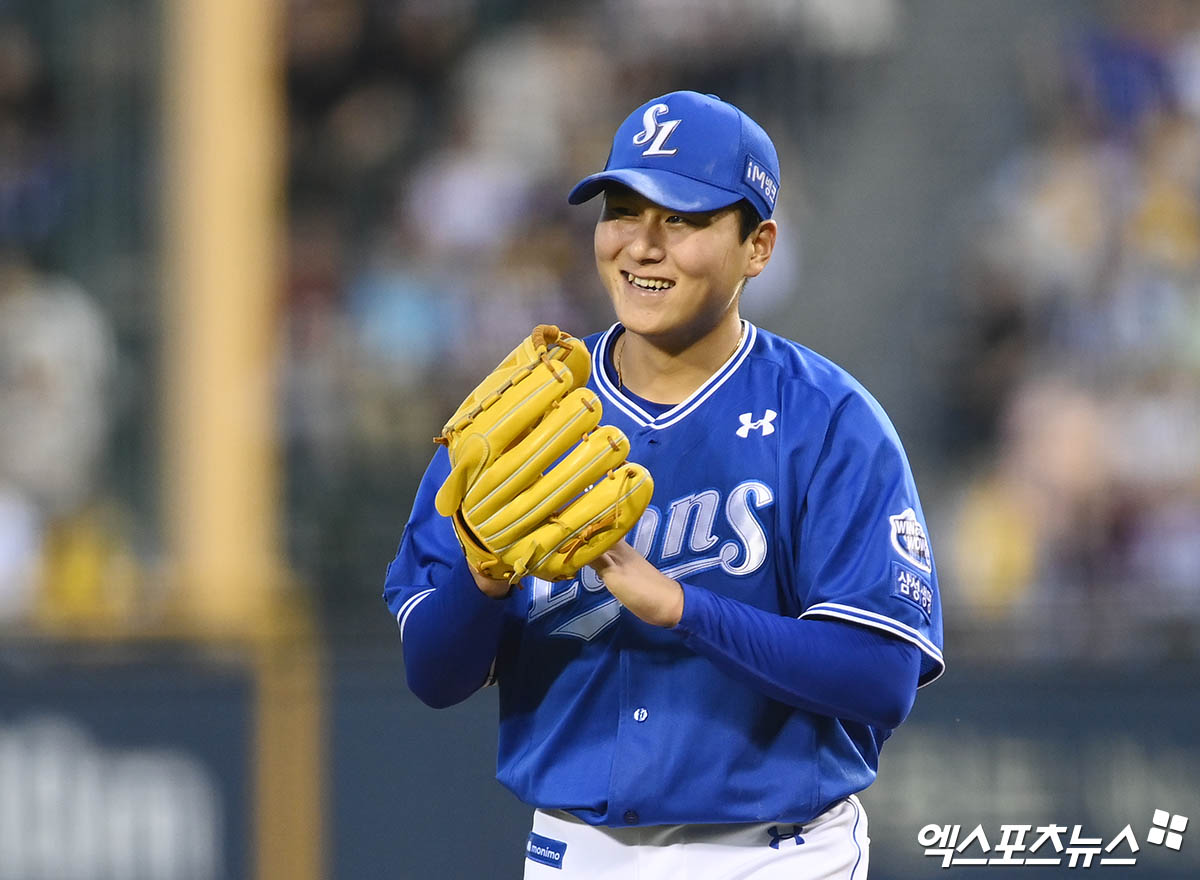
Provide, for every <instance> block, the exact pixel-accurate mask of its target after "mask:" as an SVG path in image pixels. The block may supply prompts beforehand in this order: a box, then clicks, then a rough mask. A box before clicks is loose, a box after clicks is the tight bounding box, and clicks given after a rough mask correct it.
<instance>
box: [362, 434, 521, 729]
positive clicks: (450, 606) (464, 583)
mask: <svg viewBox="0 0 1200 880" xmlns="http://www.w3.org/2000/svg"><path fill="white" fill-rule="evenodd" d="M449 472H450V460H449V457H448V456H447V454H446V451H445V450H444V449H439V450H438V452H437V454H435V455H434V458H433V461H432V462H431V463H430V465H429V468H428V469H427V470H426V472H425V475H424V477H423V478H422V480H421V485H420V486H419V488H418V489H417V495H416V499H415V500H414V502H413V509H412V514H411V515H410V517H409V520H408V523H407V525H406V526H405V527H404V534H403V537H402V538H401V539H400V548H399V550H398V551H397V553H396V558H395V559H393V560H392V563H391V564H390V565H389V566H388V569H387V575H386V578H385V582H384V590H383V599H384V601H385V602H386V603H387V606H388V608H389V610H390V611H391V612H392V615H393V616H394V617H395V619H396V625H397V626H398V627H399V630H400V640H401V642H402V644H403V650H404V665H405V672H406V675H407V678H408V685H409V688H410V689H411V690H412V691H413V693H414V694H416V695H417V696H418V697H419V698H420V699H421V700H422V701H424V702H425V703H428V704H429V705H431V706H435V707H443V706H450V705H453V704H454V703H458V702H460V701H462V700H464V699H466V698H467V697H468V696H470V695H471V694H472V693H474V692H475V691H476V690H478V689H479V688H480V687H481V686H483V685H484V684H485V683H487V681H488V678H489V675H490V670H491V668H492V665H493V661H494V660H495V657H496V651H497V647H498V645H499V641H500V633H501V628H502V625H503V622H504V610H505V606H506V604H507V603H506V601H504V600H497V599H492V598H490V597H488V596H485V595H484V594H483V592H482V591H480V589H479V588H478V587H477V586H476V585H475V580H474V578H472V577H471V571H470V569H469V568H468V567H467V561H466V557H465V556H464V555H463V552H462V548H461V547H460V546H459V544H458V538H457V537H456V536H455V534H454V528H453V526H451V525H450V521H449V520H448V519H447V518H446V517H443V516H442V515H440V514H439V513H438V512H437V510H436V509H435V508H434V504H433V500H434V496H435V495H436V494H437V491H438V488H439V487H440V486H441V485H442V483H443V482H444V480H445V479H446V475H447V474H449Z"/></svg>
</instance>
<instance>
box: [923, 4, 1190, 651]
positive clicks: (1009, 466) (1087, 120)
mask: <svg viewBox="0 0 1200 880" xmlns="http://www.w3.org/2000/svg"><path fill="white" fill-rule="evenodd" d="M1026 49H1027V51H1026V52H1025V56H1024V60H1025V69H1024V72H1025V74H1026V77H1027V92H1028V96H1029V103H1030V108H1031V120H1032V123H1033V124H1032V126H1031V131H1030V134H1029V136H1028V139H1027V142H1026V143H1025V145H1024V146H1023V147H1022V148H1021V149H1020V150H1019V151H1018V152H1017V153H1016V155H1014V156H1012V157H1011V159H1010V160H1009V161H1008V162H1006V163H1005V164H1004V165H1003V167H1002V168H1000V169H999V171H998V173H997V174H996V176H995V178H994V179H993V180H991V181H990V182H989V183H988V185H987V186H986V187H985V193H984V196H983V198H982V199H981V200H980V205H979V210H978V215H977V218H976V220H977V222H976V223H975V224H974V225H973V228H972V230H971V232H972V243H971V245H970V247H969V248H968V249H967V252H966V254H965V259H964V265H965V271H964V284H963V289H962V292H963V296H964V299H963V305H964V312H965V318H964V321H963V325H962V329H963V330H964V332H963V333H962V336H961V338H960V345H961V346H962V352H961V369H959V370H957V371H956V375H957V382H956V385H955V388H954V389H953V396H952V401H953V405H952V406H951V407H949V408H948V413H949V415H950V418H949V419H948V421H949V422H950V423H951V428H950V431H949V438H950V439H951V440H952V441H953V443H954V444H955V445H956V448H957V449H958V451H959V452H962V453H963V454H964V455H963V461H962V469H961V470H962V473H964V474H965V478H964V480H963V485H962V494H961V496H960V498H959V499H958V504H957V507H956V508H954V516H953V520H954V527H953V529H954V533H953V553H954V556H953V568H950V569H948V572H947V574H948V575H949V573H950V572H953V577H949V576H947V577H946V582H947V583H949V584H952V585H953V586H952V593H951V599H952V600H954V599H957V600H958V601H959V602H961V603H962V604H963V605H964V606H965V607H964V613H963V615H962V616H963V620H964V623H965V624H966V625H968V626H969V625H975V626H983V627H987V626H995V625H997V624H998V623H999V622H1001V621H1007V622H1008V623H1011V624H1016V625H1015V626H1014V627H1013V628H1012V630H1011V632H1012V633H1013V639H1014V640H1015V641H1010V642H1009V643H1008V644H1007V645H1006V646H1005V647H1004V649H1003V650H1006V651H1016V652H1018V653H1020V654H1034V655H1044V656H1053V657H1063V656H1066V657H1070V656H1079V655H1082V656H1087V657H1100V658H1118V657H1127V656H1131V655H1140V656H1145V655H1150V656H1155V657H1160V656H1170V655H1186V656H1195V655H1196V653H1197V652H1198V651H1200V642H1198V641H1197V633H1198V629H1197V623H1200V443H1198V442H1197V435H1198V431H1200V7H1198V6H1197V4H1195V3H1191V2H1154V3H1144V4H1123V5H1119V6H1117V7H1115V14H1114V15H1113V17H1112V18H1111V20H1109V21H1107V22H1106V23H1105V24H1104V26H1095V27H1092V28H1089V29H1085V30H1082V31H1078V32H1074V33H1071V34H1068V35H1065V37H1064V35H1056V39H1055V40H1054V41H1053V42H1052V43H1039V42H1036V41H1035V42H1031V44H1030V45H1029V46H1027V47H1026ZM946 561H948V562H949V561H950V560H946ZM968 621H969V622H968ZM1022 640H1024V641H1022Z"/></svg>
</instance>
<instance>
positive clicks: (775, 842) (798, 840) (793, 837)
mask: <svg viewBox="0 0 1200 880" xmlns="http://www.w3.org/2000/svg"><path fill="white" fill-rule="evenodd" d="M803 830H804V828H803V827H802V826H800V825H793V826H792V833H791V834H784V833H782V832H781V831H780V830H779V826H778V825H772V826H771V827H770V828H768V829H767V834H769V835H771V843H770V844H769V846H770V847H771V849H779V844H780V843H782V842H783V841H785V840H790V841H792V842H793V845H794V846H799V845H800V844H802V843H804V838H803V837H801V836H800V832H801V831H803Z"/></svg>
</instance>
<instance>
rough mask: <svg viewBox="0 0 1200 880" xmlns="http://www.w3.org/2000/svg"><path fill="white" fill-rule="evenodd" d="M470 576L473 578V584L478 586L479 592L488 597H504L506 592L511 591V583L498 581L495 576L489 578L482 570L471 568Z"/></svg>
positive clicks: (506, 595)
mask: <svg viewBox="0 0 1200 880" xmlns="http://www.w3.org/2000/svg"><path fill="white" fill-rule="evenodd" d="M471 577H473V578H474V579H475V586H476V587H478V588H479V592H481V593H483V595H485V596H487V597H488V598H489V599H506V598H508V594H509V593H511V592H512V584H510V583H509V582H508V581H500V580H496V579H495V578H490V577H488V576H487V575H486V574H483V573H482V572H479V571H476V570H475V569H474V568H471Z"/></svg>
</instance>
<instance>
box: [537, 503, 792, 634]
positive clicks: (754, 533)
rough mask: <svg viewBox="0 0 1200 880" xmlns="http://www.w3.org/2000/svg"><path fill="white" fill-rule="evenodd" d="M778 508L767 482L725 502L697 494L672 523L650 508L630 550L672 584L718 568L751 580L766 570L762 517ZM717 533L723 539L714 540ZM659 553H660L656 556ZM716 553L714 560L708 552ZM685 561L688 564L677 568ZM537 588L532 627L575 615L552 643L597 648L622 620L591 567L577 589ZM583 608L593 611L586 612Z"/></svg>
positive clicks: (566, 585) (675, 508)
mask: <svg viewBox="0 0 1200 880" xmlns="http://www.w3.org/2000/svg"><path fill="white" fill-rule="evenodd" d="M774 500H775V495H774V493H773V492H772V491H771V487H770V486H768V485H766V483H763V482H762V481H760V480H746V481H745V482H743V483H740V484H739V485H737V486H736V487H734V489H733V491H732V492H730V493H729V495H728V497H726V498H725V499H724V500H722V497H721V493H720V492H718V491H717V490H715V489H708V490H705V491H703V492H695V493H692V494H690V495H685V496H683V497H682V498H679V499H676V500H675V501H673V502H671V503H670V504H668V505H667V507H666V516H665V517H664V515H663V514H662V513H661V512H660V511H659V510H658V509H657V508H656V507H654V506H653V505H652V506H650V507H648V508H647V509H646V512H645V513H644V514H643V515H642V518H641V519H640V520H638V524H637V526H636V527H635V528H634V530H633V533H632V534H633V537H632V540H631V542H630V543H631V544H632V545H633V547H634V549H636V550H637V551H638V552H639V553H641V554H642V555H643V556H645V557H646V558H647V559H649V560H650V561H651V562H652V563H654V566H655V567H656V568H657V569H659V571H661V572H662V573H663V574H665V575H666V576H667V577H669V578H686V577H689V576H692V575H695V574H698V573H700V572H704V571H708V570H710V569H717V568H719V569H721V570H722V571H723V572H724V573H725V574H728V575H733V576H734V577H745V576H747V575H750V574H753V573H754V572H756V571H758V569H760V568H761V567H762V565H763V563H764V562H766V559H767V548H768V539H767V530H766V529H767V527H766V524H765V521H764V519H763V518H762V517H761V516H760V515H759V514H757V513H756V511H758V510H760V509H762V508H764V507H767V506H768V505H770V504H771V503H772V502H774ZM718 511H719V512H720V514H721V523H720V526H719V527H718V526H717V519H718V516H717V514H718ZM664 521H665V522H666V529H665V530H664V531H663V533H662V535H661V538H662V540H661V541H659V537H660V535H659V526H660V524H661V523H662V522H664ZM714 528H715V529H716V532H717V534H714V533H713V532H714ZM655 546H657V547H658V552H657V553H656V554H654V555H653V556H652V555H651V551H652V549H653V548H654V547H655ZM714 549H715V550H716V552H715V553H712V552H709V551H712V550H714ZM680 556H682V557H684V558H683V559H682V560H680V561H672V560H675V559H677V558H678V557H680ZM530 581H531V583H530V594H529V620H530V621H534V620H537V619H538V618H540V617H543V616H544V615H546V614H549V613H551V612H553V611H560V612H562V613H564V614H569V615H571V616H570V617H569V619H568V620H566V621H565V622H563V623H562V624H560V625H559V626H556V627H555V628H554V629H552V630H550V633H549V634H550V635H553V636H573V637H575V638H579V639H583V640H584V641H590V640H591V639H593V638H595V637H596V636H597V635H599V634H600V633H601V632H602V631H603V630H604V629H605V628H607V627H608V626H609V625H610V624H611V623H613V622H614V621H615V620H616V619H617V617H618V616H619V615H620V613H621V606H620V603H618V602H617V600H616V599H613V598H612V597H611V596H610V595H609V594H608V593H607V591H604V581H603V580H601V578H600V576H599V575H597V574H596V572H595V571H593V570H592V569H591V568H590V567H585V568H584V569H582V570H581V571H580V573H579V577H577V578H575V579H574V580H571V581H559V582H558V583H554V582H552V581H547V580H542V579H541V578H531V579H530ZM581 588H582V589H581ZM594 595H603V597H605V598H604V599H603V600H600V601H599V602H598V604H597V602H595V601H591V600H590V596H594ZM580 606H590V607H586V608H585V609H584V610H580Z"/></svg>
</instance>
